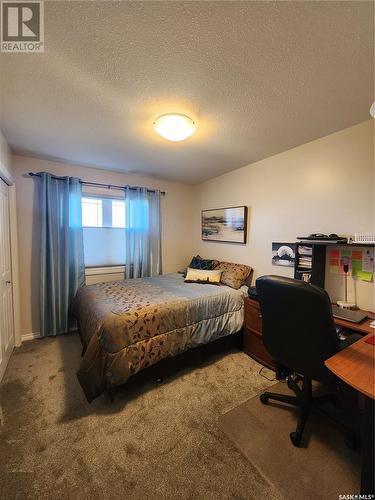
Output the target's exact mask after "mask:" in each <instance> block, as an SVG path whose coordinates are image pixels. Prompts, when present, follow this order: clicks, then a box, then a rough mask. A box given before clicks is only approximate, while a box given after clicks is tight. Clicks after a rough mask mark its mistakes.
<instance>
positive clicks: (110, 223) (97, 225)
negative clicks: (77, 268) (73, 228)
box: [82, 196, 125, 267]
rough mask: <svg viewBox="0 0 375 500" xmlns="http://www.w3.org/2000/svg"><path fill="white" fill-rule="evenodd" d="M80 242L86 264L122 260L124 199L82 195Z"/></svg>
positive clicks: (106, 263) (94, 264)
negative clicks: (81, 241)
mask: <svg viewBox="0 0 375 500" xmlns="http://www.w3.org/2000/svg"><path fill="white" fill-rule="evenodd" d="M82 226H83V246H84V253H85V266H86V267H103V266H118V265H124V264H125V231H124V228H125V200H124V199H121V198H109V197H104V196H100V197H99V196H84V197H82Z"/></svg>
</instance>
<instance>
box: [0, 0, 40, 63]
mask: <svg viewBox="0 0 375 500" xmlns="http://www.w3.org/2000/svg"><path fill="white" fill-rule="evenodd" d="M1 52H34V53H35V52H44V4H43V1H38V2H33V1H25V0H24V1H10V0H2V1H1Z"/></svg>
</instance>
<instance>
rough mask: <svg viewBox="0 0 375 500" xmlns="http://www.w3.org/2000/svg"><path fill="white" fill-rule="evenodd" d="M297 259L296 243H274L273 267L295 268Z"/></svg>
mask: <svg viewBox="0 0 375 500" xmlns="http://www.w3.org/2000/svg"><path fill="white" fill-rule="evenodd" d="M295 259H296V245H295V243H272V265H273V266H284V267H294V262H295Z"/></svg>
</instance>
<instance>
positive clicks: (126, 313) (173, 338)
mask: <svg viewBox="0 0 375 500" xmlns="http://www.w3.org/2000/svg"><path fill="white" fill-rule="evenodd" d="M246 293H247V286H242V287H241V288H240V289H238V290H235V289H233V288H230V287H229V286H225V285H220V286H217V285H209V284H204V285H202V284H197V283H185V282H184V278H183V276H182V275H181V274H168V275H161V276H155V277H151V278H138V279H131V280H123V281H112V282H107V283H98V284H95V285H89V286H83V287H82V288H80V289H79V291H78V293H77V295H76V298H75V300H74V303H73V305H72V313H73V315H74V316H75V317H76V318H77V321H78V325H79V331H80V335H81V340H82V344H83V349H84V350H83V358H82V363H81V367H80V369H79V372H78V374H77V375H78V379H79V382H80V384H81V386H82V388H83V390H84V393H85V395H86V398H87V400H88V401H89V402H91V401H92V400H93V399H95V398H96V397H98V396H99V395H100V394H101V393H102V392H103V391H105V390H110V389H111V388H114V387H117V386H121V385H123V384H125V383H126V382H127V380H128V379H129V378H130V377H132V376H133V375H135V374H137V373H138V372H140V371H142V370H145V369H147V368H148V367H151V366H152V365H155V364H156V363H158V362H160V361H161V360H163V359H165V358H169V357H172V356H176V355H178V354H180V353H183V352H185V351H187V350H189V349H192V348H194V347H197V346H200V345H204V344H208V343H210V342H213V341H215V340H217V339H219V338H220V337H224V336H228V335H231V334H234V333H236V332H238V331H240V330H241V329H242V326H243V319H244V318H243V317H244V305H243V297H244V296H245V295H246Z"/></svg>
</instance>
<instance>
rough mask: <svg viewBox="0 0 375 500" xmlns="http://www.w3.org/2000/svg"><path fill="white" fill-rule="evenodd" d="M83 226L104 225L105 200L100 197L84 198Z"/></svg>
mask: <svg viewBox="0 0 375 500" xmlns="http://www.w3.org/2000/svg"><path fill="white" fill-rule="evenodd" d="M82 226H83V227H102V226H103V200H100V199H99V198H82Z"/></svg>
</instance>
